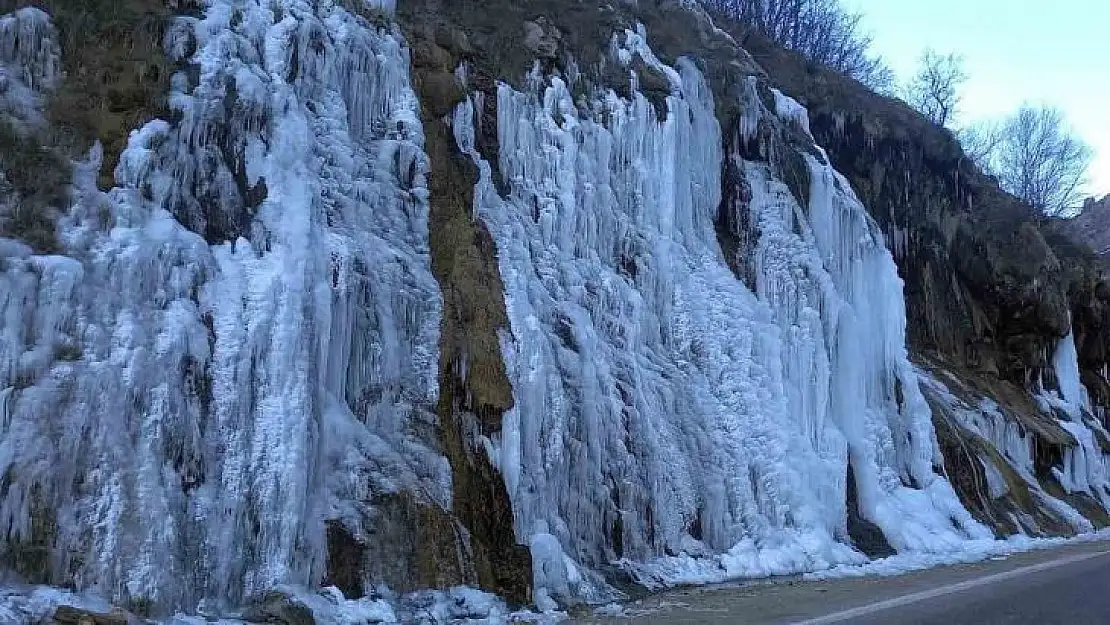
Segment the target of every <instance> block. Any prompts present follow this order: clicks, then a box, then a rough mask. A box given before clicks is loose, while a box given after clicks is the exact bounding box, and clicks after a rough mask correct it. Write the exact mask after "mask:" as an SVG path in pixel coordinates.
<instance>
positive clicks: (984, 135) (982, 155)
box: [956, 120, 1003, 176]
mask: <svg viewBox="0 0 1110 625" xmlns="http://www.w3.org/2000/svg"><path fill="white" fill-rule="evenodd" d="M1002 137H1003V133H1002V125H1001V124H1000V123H998V122H995V121H989V120H987V121H979V122H976V123H974V124H972V125H970V126H966V127H964V128H961V129H960V130H958V131H956V138H957V139H959V141H960V145H961V146H962V147H963V149H964V154H965V155H966V156H967V158H968V160H970V161H971V162H972V163H974V164H975V166H976V167H978V168H979V171H981V172H983V173H985V174H988V175H991V176H997V175H998V172H997V164H996V163H995V159H996V157H997V156H998V147H999V146H1000V145H1001V144H1002Z"/></svg>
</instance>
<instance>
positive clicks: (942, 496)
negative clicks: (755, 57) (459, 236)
mask: <svg viewBox="0 0 1110 625" xmlns="http://www.w3.org/2000/svg"><path fill="white" fill-rule="evenodd" d="M646 42H647V39H646V33H644V32H643V30H642V29H641V30H638V31H627V32H626V33H624V34H623V35H619V36H616V37H614V41H613V50H614V52H613V57H614V60H615V61H617V62H622V63H626V64H629V63H631V61H632V59H633V58H634V56H636V55H640V56H641V57H642V58H643V61H644V62H645V63H647V64H649V65H653V66H656V67H657V68H659V69H660V70H661V71H662V73H663V74H664V75H666V76H668V79H669V80H670V82H671V83H672V85H673V94H672V95H671V96H670V97H669V98H667V109H668V112H667V115H666V118H665V119H657V118H656V115H655V111H654V109H653V108H652V106H651V105H650V104H649V103H648V101H647V100H646V99H645V98H644V97H643V96H642V95H640V94H639V93H634V94H633V96H632V99H631V101H626V100H621V99H620V98H618V97H617V96H616V95H615V94H613V93H612V92H597V93H595V94H594V97H593V99H592V101H591V102H590V104H589V107H588V110H580V109H579V108H578V107H577V106H575V104H574V102H573V101H572V98H571V94H570V91H569V89H568V87H567V86H566V84H565V83H564V82H563V81H562V80H561V79H560V78H559V77H551V78H550V79H549V80H546V81H545V80H543V79H542V77H540V76H539V75H538V73H533V75H532V76H531V78H530V81H529V85H530V86H529V87H528V89H526V90H525V91H517V90H514V89H513V88H511V87H509V86H508V85H504V84H502V85H501V86H500V87H499V89H498V94H497V97H498V140H499V146H500V162H499V166H500V167H499V168H500V172H501V174H502V175H503V176H504V178H505V182H507V183H508V185H509V188H510V190H511V191H510V194H509V197H508V198H507V199H502V198H501V197H499V196H498V194H497V192H496V191H495V190H494V186H493V184H492V182H493V181H492V179H491V176H492V173H491V168H490V166H489V165H488V164H487V163H485V162H483V161H481V158H480V156H479V155H478V153H477V151H476V150H475V149H474V133H475V132H476V128H475V125H474V111H473V109H472V105H471V104H463V105H460V107H459V108H458V109H457V110H456V112H455V114H454V116H453V118H452V121H453V124H454V128H455V133H456V139H457V140H458V143H459V146H460V148H461V149H462V150H463V151H464V152H466V153H469V154H471V156H472V157H473V158H474V159H475V160H476V161H477V162H478V165H479V168H480V171H481V178H480V180H479V182H478V184H477V186H476V189H475V203H476V205H477V215H478V218H480V219H482V220H484V221H485V222H486V224H487V225H488V226H489V229H490V231H491V233H492V234H493V237H494V240H495V241H496V243H497V246H498V258H499V266H500V270H501V276H502V279H503V282H504V284H505V291H506V306H507V309H508V312H509V318H510V322H511V326H512V331H511V335H509V336H505V337H504V339H503V350H504V357H505V361H506V364H507V366H508V370H509V374H510V378H511V380H512V383H513V388H514V397H515V400H516V402H515V407H514V408H513V410H511V411H510V412H509V413H508V414H506V416H505V418H504V423H503V431H502V434H501V437H500V438H499V439H498V440H496V441H492V442H491V444H490V446H489V448H490V449H491V450H492V453H493V454H494V456H495V461H496V462H497V464H498V466H499V467H500V468H501V471H502V473H503V475H504V478H505V481H506V485H507V487H508V489H509V492H510V496H511V498H512V501H513V508H514V513H515V515H516V528H517V534H518V537H519V538H520V539H521V540H522V541H529V540H530V539H531V540H534V538H533V536H534V534H533V533H534V532H538V531H539V530H536V529H535V528H537V527H542V528H543V530H542V531H539V532H540V533H541V534H543V535H544V536H545V537H543V538H542V541H543V544H544V545H549V544H550V538H547V537H546V536H547V535H550V536H551V537H554V538H555V539H557V540H558V542H559V545H560V546H561V548H562V550H563V551H564V552H565V553H566V554H567V555H568V556H570V557H571V558H573V559H574V560H575V561H576V562H578V563H580V564H585V565H586V566H587V567H589V566H595V565H599V564H604V563H606V562H608V561H610V560H613V559H615V558H621V559H622V562H623V564H624V566H626V568H628V569H629V570H631V571H633V572H634V573H635V574H637V575H638V576H640V578H641V580H642V581H644V582H645V583H648V584H651V583H653V582H652V580H656V581H658V582H659V583H664V584H665V583H675V582H678V581H683V580H685V579H686V578H687V577H688V576H687V575H686V571H687V570H703V569H704V567H707V566H708V567H710V568H714V569H715V570H720V571H722V575H723V576H724V577H744V576H761V575H772V574H785V573H796V572H804V571H811V570H815V569H824V568H828V567H831V566H834V565H839V564H856V563H859V562H861V561H863V560H865V559H866V558H864V557H863V556H862V555H861V554H860V553H859V552H857V551H855V550H854V549H852V548H851V547H850V546H848V545H847V541H848V537H847V530H846V505H845V501H846V484H845V482H846V477H847V462H848V458H849V456H850V457H851V459H852V463H853V465H854V467H855V474H856V477H857V480H858V482H859V485H860V505H861V508H862V509H863V513H864V514H865V516H867V517H868V518H870V519H871V520H872V521H874V522H875V523H877V524H879V525H880V527H882V529H883V530H884V533H885V534H886V535H887V537H888V538H889V539H890V541H891V542H892V544H894V546H895V547H896V548H897V549H899V550H900V551H906V552H923V553H949V552H956V551H960V550H961V549H963V548H964V545H965V544H966V543H967V541H969V540H983V539H988V538H989V537H990V535H991V534H990V532H989V530H987V529H986V528H985V527H983V526H981V525H979V524H978V523H976V522H975V521H974V520H973V519H972V518H971V516H970V514H968V513H967V511H966V510H964V509H963V507H962V506H961V505H960V503H959V501H958V499H957V498H956V496H955V493H954V492H953V491H952V488H951V487H950V485H949V484H948V483H947V481H945V480H944V479H943V478H941V477H940V476H938V475H937V474H936V473H935V472H934V469H933V467H934V466H938V465H939V463H940V458H939V452H938V449H937V445H936V441H935V436H934V434H933V431H932V426H931V420H930V419H931V413H930V411H929V408H928V406H927V404H926V403H925V400H924V398H923V396H922V394H921V392H920V390H919V389H918V385H917V384H918V382H917V377H916V373H915V371H914V370H913V368H912V367H911V366H910V364H909V362H908V360H907V358H906V348H905V336H904V335H905V309H904V304H903V296H902V284H901V281H900V280H899V279H898V276H897V272H896V268H895V265H894V262H893V259H892V257H891V256H890V253H889V252H888V251H887V250H886V249H885V248H884V247H883V240H882V237H881V235H880V233H879V230H878V228H877V227H876V226H875V224H874V223H873V222H872V221H871V220H870V218H869V217H868V216H867V214H866V211H865V209H864V208H863V206H862V205H860V203H859V201H858V200H856V198H855V196H854V195H853V194H852V192H851V189H850V188H849V186H848V184H847V182H846V181H845V180H844V179H843V178H842V177H840V176H839V175H838V174H836V172H834V171H833V170H832V169H831V168H830V167H829V166H827V165H825V164H823V163H822V162H819V161H818V160H816V159H813V158H811V159H809V160H808V167H809V170H810V173H811V176H812V185H811V186H812V191H811V194H810V196H809V197H808V198H805V200H806V204H807V205H808V206H807V207H806V208H803V207H801V206H799V205H798V203H797V202H796V200H794V199H793V198H792V197H791V195H790V193H789V191H788V190H787V188H786V186H785V185H784V184H783V183H782V182H781V181H779V180H778V179H776V178H775V177H774V175H773V173H772V172H771V171H770V170H769V169H768V168H767V167H766V166H765V165H761V164H757V163H741V166H742V168H743V171H744V173H745V175H746V177H747V179H748V182H749V183H750V185H751V188H752V201H751V205H750V211H751V220H752V221H753V222H754V223H758V232H759V233H760V238H759V240H758V243H757V249H756V251H755V254H754V256H755V258H753V260H752V262H753V263H755V265H756V278H755V283H756V284H755V285H754V287H755V291H754V292H753V290H752V288H751V285H745V284H744V283H742V282H741V281H740V280H738V279H737V278H736V276H735V275H734V274H733V273H732V271H731V270H730V269H729V267H728V266H727V264H726V263H725V261H724V258H723V257H722V253H721V250H720V248H719V247H718V244H717V237H716V233H715V232H714V216H715V215H716V211H717V209H718V206H719V203H720V200H721V171H722V163H723V159H724V158H726V155H725V154H724V153H723V152H722V149H721V145H722V141H721V129H720V128H719V126H718V124H717V120H716V118H715V115H714V102H713V96H712V94H711V92H710V90H709V87H708V85H707V84H706V82H705V80H704V79H703V77H702V76H701V74H700V73H699V71H698V70H697V69H696V67H695V65H694V64H693V63H692V62H690V61H688V60H684V59H680V60H679V61H678V62H677V64H676V65H675V67H674V68H669V67H666V66H663V65H662V64H661V63H660V62H659V61H658V59H656V58H655V57H654V55H652V54H650V53H648V52H647V50H648V49H647V47H646ZM776 102H777V107H776V108H777V109H778V111H779V113H781V116H782V118H781V119H779V121H778V122H777V123H789V124H793V125H794V126H796V127H797V128H799V129H800V130H802V131H803V132H804V131H806V129H807V125H806V124H805V123H803V121H802V120H803V117H804V116H803V113H804V109H802V108H801V107H800V106H799V105H798V104H797V103H796V102H794V101H793V100H790V99H789V98H787V97H786V96H783V95H782V94H777V95H776ZM742 104H744V105H745V106H760V105H759V104H758V98H756V99H755V100H754V103H753V102H751V101H749V102H745V103H742ZM775 115H776V114H775V112H772V111H766V110H761V109H757V110H754V111H749V110H743V111H741V119H742V120H744V121H745V122H746V123H747V124H749V125H751V124H755V123H758V122H759V120H760V117H761V116H768V117H769V118H775ZM749 130H751V129H749ZM748 138H749V139H750V138H751V137H748ZM728 158H734V159H739V157H738V156H736V155H729V156H728ZM554 551H555V550H554V547H553V546H550V547H548V546H545V547H543V549H542V551H538V550H537V549H536V547H535V545H534V546H533V554H537V553H542V554H548V553H550V554H553V553H554ZM541 559H542V561H544V562H547V561H552V562H554V561H557V559H556V558H554V556H547V555H544V556H543V557H542V558H541Z"/></svg>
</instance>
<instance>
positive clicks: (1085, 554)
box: [578, 542, 1110, 625]
mask: <svg viewBox="0 0 1110 625" xmlns="http://www.w3.org/2000/svg"><path fill="white" fill-rule="evenodd" d="M627 607H628V609H629V612H630V614H632V615H634V616H633V618H631V619H629V618H597V617H592V618H586V619H581V620H579V621H578V622H579V623H625V624H627V625H641V624H645V625H646V624H658V625H687V624H694V623H734V624H737V625H746V624H752V625H763V624H773V625H787V624H792V625H832V624H846V625H1057V624H1059V625H1096V624H1097V625H1110V543H1105V542H1098V543H1080V544H1072V545H1068V546H1065V547H1061V548H1058V549H1052V550H1044V551H1035V552H1030V553H1024V554H1017V555H1014V556H1011V557H1009V558H1007V559H1005V560H995V561H988V562H983V563H977V564H972V565H961V566H954V567H944V568H938V569H932V570H928V571H921V572H918V573H912V574H909V575H903V576H898V577H885V578H863V579H844V580H833V581H826V582H772V583H759V584H748V585H736V586H732V587H718V588H706V589H688V590H681V591H675V592H670V593H666V594H662V595H658V596H654V597H651V598H649V599H645V600H643V601H640V602H637V603H636V604H633V605H630V606H627Z"/></svg>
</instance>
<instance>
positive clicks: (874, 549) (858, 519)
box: [848, 462, 895, 558]
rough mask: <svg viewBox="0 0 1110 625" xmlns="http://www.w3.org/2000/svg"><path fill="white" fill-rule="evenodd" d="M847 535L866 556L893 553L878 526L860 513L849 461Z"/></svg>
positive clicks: (857, 493)
mask: <svg viewBox="0 0 1110 625" xmlns="http://www.w3.org/2000/svg"><path fill="white" fill-rule="evenodd" d="M848 536H849V537H851V539H852V544H853V545H855V547H856V549H859V550H860V551H862V552H863V553H865V554H867V555H868V557H871V558H885V557H887V556H892V555H894V553H895V551H894V548H893V547H891V546H890V542H888V541H887V539H886V536H884V535H883V531H882V530H881V529H879V526H878V525H875V524H874V523H872V522H871V521H869V520H867V519H866V518H864V516H863V515H862V514H860V511H859V492H858V490H857V488H856V476H855V472H854V471H853V470H852V464H851V463H850V462H849V463H848Z"/></svg>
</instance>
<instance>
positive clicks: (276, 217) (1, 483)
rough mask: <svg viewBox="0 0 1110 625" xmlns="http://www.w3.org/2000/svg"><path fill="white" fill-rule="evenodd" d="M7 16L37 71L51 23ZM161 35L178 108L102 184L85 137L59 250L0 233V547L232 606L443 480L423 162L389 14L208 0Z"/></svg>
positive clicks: (311, 573) (44, 570) (161, 598)
mask: <svg viewBox="0 0 1110 625" xmlns="http://www.w3.org/2000/svg"><path fill="white" fill-rule="evenodd" d="M38 15H41V14H38ZM12 19H13V18H12V17H7V18H4V20H3V21H2V22H0V53H2V54H4V55H5V57H4V60H5V62H7V63H8V64H9V67H10V66H13V65H14V66H15V67H17V68H18V67H22V68H23V69H24V73H23V76H22V81H23V83H24V84H26V85H29V86H33V85H34V83H35V82H36V81H42V80H44V79H45V78H48V77H49V72H48V71H47V70H46V69H44V68H49V67H52V65H51V62H53V63H54V64H55V65H56V61H51V62H47V61H49V59H51V58H53V57H50V55H49V54H47V53H45V52H41V51H43V50H46V51H49V50H51V49H55V50H56V45H54V44H52V43H51V42H50V41H49V40H48V39H47V37H48V36H49V35H50V32H51V30H50V29H49V28H47V27H46V26H44V25H43V22H42V21H41V20H40V19H39V18H38V17H34V20H33V21H31V22H30V26H28V25H27V24H26V23H24V22H25V21H26V19H27V14H24V13H20V14H17V15H16V17H15V18H14V19H16V20H17V22H18V23H17V24H15V25H13V24H12ZM36 37H37V39H36ZM12 50H16V52H17V53H18V54H17V55H16V56H18V55H23V56H27V55H28V54H32V53H33V55H32V56H34V58H15V57H13V54H12V53H11V51H12ZM28 51H30V52H28ZM167 51H168V53H169V54H170V55H171V56H172V55H175V54H177V55H187V58H184V59H182V60H184V61H186V62H188V63H190V64H191V65H192V67H193V68H194V71H192V72H182V73H180V74H178V75H177V76H175V78H174V90H173V92H172V94H171V95H170V101H171V107H172V108H173V110H174V111H175V114H176V116H177V121H174V122H172V123H168V122H166V121H154V122H151V123H149V124H147V125H146V126H145V127H143V128H141V129H139V130H137V131H136V132H135V133H134V134H133V135H132V137H131V141H130V144H129V146H128V148H127V150H126V152H125V153H124V154H123V157H122V159H121V163H120V166H119V168H118V170H117V171H116V179H117V181H118V186H117V187H116V188H114V189H112V190H111V191H110V192H109V193H107V194H104V193H101V192H99V191H97V190H96V188H95V186H94V180H95V175H96V170H97V167H98V154H97V153H96V151H95V150H94V153H93V154H92V156H91V158H90V159H89V160H88V161H87V162H85V163H82V164H81V165H80V166H79V167H78V168H77V172H76V175H75V179H74V181H73V185H74V192H73V201H72V208H71V210H70V211H69V213H68V214H67V215H66V216H64V218H63V219H62V221H61V223H60V224H59V228H58V230H59V235H60V237H61V239H62V241H63V247H64V254H65V255H64V256H61V255H59V256H35V255H32V254H31V253H30V250H28V249H26V248H25V247H23V246H20V245H19V244H17V243H13V242H11V241H7V240H4V241H2V244H3V251H4V254H3V256H4V258H3V262H2V265H0V318H2V319H3V324H2V328H0V554H3V559H4V560H5V561H7V562H13V563H14V564H15V566H16V567H17V568H20V569H23V572H24V573H25V574H29V575H30V576H32V577H35V578H38V580H39V581H52V582H55V583H67V584H74V585H76V586H78V587H80V588H92V589H96V590H98V591H100V592H102V593H104V594H105V595H108V596H110V597H113V598H115V599H116V600H131V601H135V602H149V603H152V604H153V605H156V606H161V607H169V606H179V607H180V606H196V605H197V603H198V602H200V601H210V602H215V604H216V605H221V604H228V603H231V604H234V603H237V602H239V601H240V600H242V599H243V598H244V597H245V596H247V595H248V594H250V593H252V592H254V591H257V590H261V589H265V588H270V587H273V586H275V585H277V584H302V585H310V584H314V583H318V582H319V581H320V578H321V576H322V574H323V564H324V562H323V560H324V554H325V550H324V538H323V537H324V528H323V523H324V520H325V519H341V520H342V521H344V522H345V524H346V525H347V526H348V527H349V528H350V530H351V531H352V532H353V533H355V534H359V533H360V532H361V531H362V529H363V528H362V527H361V524H362V521H363V519H364V518H365V516H366V515H367V514H368V513H369V506H368V503H369V502H370V501H371V500H372V498H373V497H374V496H376V495H381V494H384V493H389V492H395V491H398V490H400V489H403V488H410V489H415V490H417V491H418V492H419V493H421V494H420V497H422V498H424V499H425V500H427V501H428V502H429V503H436V502H439V503H442V502H444V501H447V500H448V498H449V491H448V488H449V486H448V485H449V468H448V467H447V466H446V461H445V460H444V459H443V458H442V457H440V456H439V455H438V454H436V453H435V452H433V451H431V450H430V449H429V448H428V446H427V444H426V443H427V440H426V439H427V438H428V437H426V436H424V435H421V434H420V433H419V432H420V428H427V427H430V424H431V423H432V422H433V420H434V419H433V417H432V412H431V410H432V407H433V405H434V402H435V400H436V396H437V388H436V378H435V373H436V370H437V367H436V363H437V347H436V341H437V338H438V337H437V328H438V323H439V314H440V313H439V310H440V298H439V292H438V288H437V286H436V284H435V282H434V280H433V278H432V276H431V273H430V270H429V262H430V261H429V257H428V256H429V252H428V243H427V236H428V235H427V201H426V200H427V197H426V191H425V189H424V175H425V171H426V169H427V160H426V157H425V156H424V154H423V151H422V142H423V137H422V131H421V127H420V124H419V122H418V118H417V115H416V108H417V107H416V103H415V98H414V96H413V94H412V92H411V90H410V88H409V85H408V73H407V69H408V68H407V56H406V54H405V51H404V49H403V48H402V44H401V41H400V39H399V37H397V36H396V35H394V34H393V33H392V32H390V31H388V30H379V29H376V28H374V27H371V26H369V25H368V23H367V22H366V21H365V20H360V19H356V18H355V17H354V16H353V15H351V14H350V13H348V12H347V11H345V10H343V9H341V8H339V7H338V6H336V5H334V4H333V3H331V2H318V3H313V2H307V1H298V0H289V1H284V0H282V1H278V2H266V3H246V4H243V3H235V2H225V1H223V0H214V1H212V2H209V3H208V4H207V8H206V11H205V14H204V17H203V18H202V19H192V18H181V20H180V21H179V22H178V23H176V24H175V25H174V26H173V27H172V28H171V29H170V32H169V35H168V38H167ZM43 58H45V59H47V61H43V60H42V59H43Z"/></svg>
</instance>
